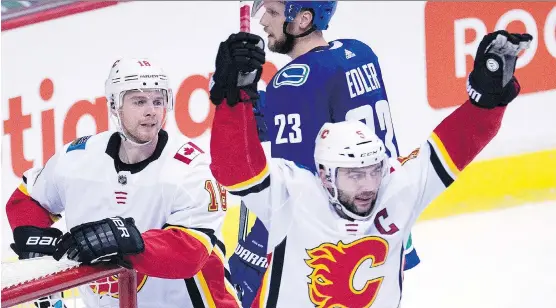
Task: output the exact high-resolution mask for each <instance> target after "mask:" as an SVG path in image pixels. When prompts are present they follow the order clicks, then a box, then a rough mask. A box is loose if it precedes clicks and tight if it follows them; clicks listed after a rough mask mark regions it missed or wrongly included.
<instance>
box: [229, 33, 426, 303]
mask: <svg viewBox="0 0 556 308" xmlns="http://www.w3.org/2000/svg"><path fill="white" fill-rule="evenodd" d="M255 109H256V110H255V115H256V118H257V125H258V126H259V135H260V137H261V141H270V143H271V153H272V157H279V158H284V159H287V160H291V161H294V162H296V163H297V164H298V165H302V166H304V167H305V168H307V169H309V170H311V171H313V172H315V171H316V166H315V163H314V158H313V155H314V149H315V138H316V136H317V134H318V132H319V130H320V128H321V126H322V125H323V124H324V123H325V122H338V121H344V120H346V119H357V120H361V121H363V122H364V123H365V124H367V125H369V126H370V127H372V128H373V129H374V130H375V132H376V134H377V135H378V137H380V138H381V139H382V140H383V142H384V144H385V146H386V151H387V154H388V155H389V156H391V157H398V154H399V152H398V145H397V141H396V135H395V132H394V127H393V125H392V118H391V116H390V107H389V104H388V97H387V95H386V89H385V87H384V83H383V81H382V73H381V69H380V65H379V62H378V58H377V56H376V55H375V53H374V52H373V50H372V49H371V48H370V47H369V46H367V45H366V44H364V43H363V42H360V41H358V40H354V39H342V40H336V41H333V42H330V43H329V45H328V46H323V47H317V48H315V49H313V50H311V51H310V52H308V53H306V54H304V55H302V56H300V57H298V58H296V59H294V60H293V61H291V62H290V63H288V64H287V65H286V66H284V67H283V68H282V69H280V70H279V71H278V72H277V73H276V75H275V76H274V77H273V79H272V80H271V82H270V83H269V84H268V85H267V87H266V93H265V92H261V98H260V100H259V102H258V105H257V108H255ZM267 237H268V233H267V230H266V229H265V227H264V225H263V224H262V223H261V222H260V221H258V220H257V221H256V222H255V224H254V225H253V228H252V230H251V232H250V233H249V234H248V236H247V238H245V239H240V241H239V244H238V247H237V248H236V250H235V253H234V255H232V257H231V258H230V268H231V272H232V282H233V283H234V284H235V285H236V287H238V289H240V290H241V292H240V293H242V294H243V298H242V303H243V305H244V306H245V307H249V306H250V304H251V302H252V300H253V299H254V297H255V295H256V292H257V289H258V288H259V285H260V282H261V279H262V274H263V273H264V265H266V243H267ZM406 246H407V251H406V265H405V269H409V268H412V267H414V266H415V265H417V264H418V263H419V258H418V256H417V254H416V253H415V250H414V249H413V247H412V246H411V238H409V239H408V241H407V245H406Z"/></svg>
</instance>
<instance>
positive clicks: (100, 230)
mask: <svg viewBox="0 0 556 308" xmlns="http://www.w3.org/2000/svg"><path fill="white" fill-rule="evenodd" d="M144 250H145V243H144V242H143V238H142V237H141V233H140V232H139V230H138V229H137V227H136V226H135V221H134V220H133V218H125V219H124V218H122V217H119V216H117V217H110V218H106V219H103V220H99V221H94V222H88V223H84V224H81V225H78V226H75V227H73V228H71V230H70V232H69V233H66V234H64V236H63V237H62V239H61V240H60V242H59V243H58V244H57V245H56V251H55V253H54V256H53V257H54V259H56V260H60V259H61V258H62V256H63V255H64V254H65V253H67V256H68V259H70V260H74V261H77V262H82V263H86V264H93V263H99V262H116V263H120V264H122V265H126V264H125V263H123V256H124V255H130V254H138V253H141V252H143V251H144ZM127 266H128V267H129V265H127Z"/></svg>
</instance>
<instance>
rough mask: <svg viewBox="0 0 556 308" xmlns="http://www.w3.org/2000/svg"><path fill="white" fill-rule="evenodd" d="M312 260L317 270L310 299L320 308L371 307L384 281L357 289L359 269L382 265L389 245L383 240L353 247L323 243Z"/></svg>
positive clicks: (365, 240) (313, 252) (310, 252)
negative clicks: (369, 264) (367, 261)
mask: <svg viewBox="0 0 556 308" xmlns="http://www.w3.org/2000/svg"><path fill="white" fill-rule="evenodd" d="M307 254H308V255H309V257H310V258H311V259H308V260H305V263H307V265H309V267H311V268H312V269H313V271H312V272H311V274H310V275H309V276H307V277H309V279H311V282H310V283H309V284H308V286H309V296H310V298H311V301H312V302H313V304H315V306H316V307H318V308H328V307H330V308H332V307H334V308H338V307H340V308H346V307H370V306H371V305H372V304H373V302H374V300H375V298H376V296H377V294H378V290H379V288H380V285H381V284H382V280H383V279H384V277H379V278H375V279H372V280H367V281H366V282H365V285H364V286H363V288H362V289H361V290H356V289H355V287H354V286H353V279H354V276H355V273H356V271H357V269H358V268H359V266H360V265H361V264H362V263H363V262H364V261H365V260H368V259H371V260H372V267H376V266H379V265H382V264H383V263H384V262H385V261H386V257H387V256H388V243H387V242H386V241H385V240H384V239H382V238H380V237H375V236H372V237H365V238H362V239H359V240H357V241H354V242H352V243H349V244H344V243H342V241H340V242H338V244H337V245H335V244H331V243H323V244H321V245H320V246H318V247H316V248H313V249H309V250H307Z"/></svg>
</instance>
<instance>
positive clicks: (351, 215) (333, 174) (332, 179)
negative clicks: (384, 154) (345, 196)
mask: <svg viewBox="0 0 556 308" xmlns="http://www.w3.org/2000/svg"><path fill="white" fill-rule="evenodd" d="M382 168H383V169H382V181H384V178H385V177H386V175H387V172H385V171H386V170H388V169H389V165H388V164H387V160H386V159H385V160H384V161H383V166H382ZM337 170H338V168H337V167H334V168H332V169H331V170H330V173H331V174H330V182H329V183H330V184H331V185H332V189H333V191H334V194H332V193H330V191H329V190H328V189H325V190H326V192H327V193H328V196H329V199H330V203H331V204H332V206H334V208H335V209H336V211H338V212H340V213H342V214H344V215H346V216H347V217H349V218H351V219H354V220H367V219H369V217H371V216H372V213H373V212H374V209H373V211H370V212H369V214H367V215H365V216H363V215H360V214H356V213H354V212H352V211H350V210H349V209H348V208H347V207H346V206H345V205H344V204H343V203H342V202H341V201H340V200H339V199H338V197H339V192H338V186H336V171H337ZM377 198H378V196H377ZM375 205H376V200H375ZM373 206H374V205H373Z"/></svg>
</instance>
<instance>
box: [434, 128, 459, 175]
mask: <svg viewBox="0 0 556 308" xmlns="http://www.w3.org/2000/svg"><path fill="white" fill-rule="evenodd" d="M431 139H432V142H433V143H434V145H435V146H436V149H438V151H439V152H440V153H437V154H440V156H441V158H442V160H443V161H444V163H445V167H447V168H448V169H449V170H450V172H452V174H453V175H454V176H457V175H458V174H459V173H460V170H459V169H458V167H456V164H454V161H453V160H452V158H451V157H450V154H449V153H448V151H447V150H446V147H444V144H443V143H442V140H440V138H439V137H438V135H437V134H436V133H434V132H433V133H432V135H431Z"/></svg>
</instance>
